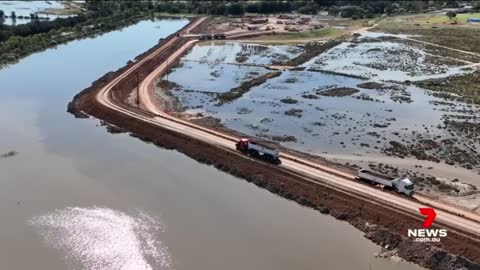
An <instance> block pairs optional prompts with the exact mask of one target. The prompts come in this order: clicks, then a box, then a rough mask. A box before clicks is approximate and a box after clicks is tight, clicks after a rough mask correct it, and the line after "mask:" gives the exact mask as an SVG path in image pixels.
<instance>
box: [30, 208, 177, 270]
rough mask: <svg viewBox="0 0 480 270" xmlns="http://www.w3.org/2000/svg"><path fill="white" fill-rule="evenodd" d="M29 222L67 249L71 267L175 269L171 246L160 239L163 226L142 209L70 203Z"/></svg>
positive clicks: (50, 239)
mask: <svg viewBox="0 0 480 270" xmlns="http://www.w3.org/2000/svg"><path fill="white" fill-rule="evenodd" d="M29 222H30V224H32V225H33V226H35V227H37V228H38V229H39V231H40V234H41V235H42V237H43V238H44V239H45V241H46V242H47V243H48V244H49V245H51V246H53V247H55V248H57V249H59V250H61V251H63V252H65V258H66V261H67V264H68V266H69V267H68V268H70V269H79V268H80V269H112V270H113V269H139V270H141V269H160V270H171V269H173V267H172V262H171V257H170V255H169V253H168V250H167V248H166V247H165V246H164V244H163V243H161V242H160V241H159V240H157V239H158V233H160V232H161V231H162V229H163V226H162V225H161V223H160V222H159V221H158V220H156V219H154V218H152V217H150V216H148V215H146V214H145V213H142V212H141V211H136V212H135V213H134V214H133V215H128V214H126V213H123V212H119V211H115V210H112V209H109V208H97V207H94V208H77V207H68V208H65V209H62V210H56V211H53V212H51V213H47V214H45V215H42V216H38V217H34V218H32V219H31V220H30V221H29Z"/></svg>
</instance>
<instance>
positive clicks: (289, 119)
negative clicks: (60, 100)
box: [68, 15, 480, 269]
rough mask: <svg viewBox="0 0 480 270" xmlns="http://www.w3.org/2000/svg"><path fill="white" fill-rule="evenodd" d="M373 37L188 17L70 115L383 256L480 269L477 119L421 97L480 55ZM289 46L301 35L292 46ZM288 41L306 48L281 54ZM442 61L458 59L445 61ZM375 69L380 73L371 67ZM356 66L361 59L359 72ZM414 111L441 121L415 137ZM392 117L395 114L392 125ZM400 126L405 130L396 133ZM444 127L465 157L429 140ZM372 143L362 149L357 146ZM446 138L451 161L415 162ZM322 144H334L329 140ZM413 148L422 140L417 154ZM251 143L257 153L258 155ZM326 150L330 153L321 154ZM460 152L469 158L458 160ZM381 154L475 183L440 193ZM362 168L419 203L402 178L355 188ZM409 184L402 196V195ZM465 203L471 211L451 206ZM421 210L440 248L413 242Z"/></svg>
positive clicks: (357, 30) (287, 19)
mask: <svg viewBox="0 0 480 270" xmlns="http://www.w3.org/2000/svg"><path fill="white" fill-rule="evenodd" d="M377 26H378V25H377V24H376V22H370V23H368V22H366V21H363V22H360V23H352V21H351V20H342V19H339V20H337V21H335V22H332V21H329V20H321V19H318V18H314V17H311V16H293V15H278V16H265V17H250V18H248V17H244V18H224V17H218V18H209V17H201V18H192V19H191V20H190V22H189V23H188V24H187V25H186V26H185V27H183V28H182V29H181V30H179V31H178V32H176V33H174V34H171V35H170V36H168V37H167V38H165V39H161V40H160V41H159V42H158V44H156V45H155V46H154V47H152V48H151V49H150V50H148V51H146V52H144V53H142V54H141V55H139V56H137V57H136V58H135V59H134V60H133V61H130V62H129V63H127V65H125V66H124V67H122V68H120V69H119V70H116V71H112V72H109V73H107V74H105V75H104V76H103V77H101V78H99V79H98V80H96V81H95V82H94V83H93V84H92V85H91V86H90V87H88V88H87V89H84V90H83V91H82V92H80V93H79V94H78V95H76V96H75V98H74V99H73V101H72V102H70V103H69V105H68V111H69V112H70V113H72V114H74V115H75V116H76V117H79V118H88V117H90V116H92V117H95V118H98V119H100V120H101V121H102V122H103V123H104V124H105V125H106V126H107V130H108V131H109V132H111V133H123V132H127V133H130V135H131V136H133V137H136V138H138V139H140V140H142V141H145V142H147V143H151V144H154V145H156V146H159V147H162V148H166V149H174V150H176V151H178V152H181V153H183V154H185V155H187V156H189V157H190V158H192V159H195V160H197V161H198V162H200V163H203V164H207V165H211V166H214V167H215V168H217V169H218V170H221V171H224V172H226V173H228V174H231V175H234V176H236V177H238V178H242V179H245V180H246V181H248V182H252V183H253V184H255V185H257V186H258V187H261V188H264V189H267V190H269V191H270V192H272V193H275V194H278V195H279V196H281V197H284V198H286V199H289V200H292V201H295V202H297V203H298V204H300V205H303V206H306V207H309V208H313V209H315V210H317V211H319V212H320V213H322V214H328V215H331V216H333V217H335V218H336V219H338V220H341V221H345V222H348V223H349V224H351V225H352V226H354V227H355V228H357V229H358V230H361V231H362V232H364V236H365V237H366V238H368V239H370V240H371V241H372V242H374V243H376V244H378V245H380V246H381V247H382V251H383V252H382V253H383V255H384V256H394V255H395V256H399V257H401V258H402V259H404V260H406V261H408V262H413V263H415V264H418V265H420V266H422V267H427V268H431V269H478V267H479V265H480V215H479V212H478V205H477V204H476V203H477V202H478V201H477V200H478V193H477V192H476V184H477V183H476V182H475V181H470V182H469V181H468V179H477V180H478V174H477V171H475V170H478V168H480V167H479V166H480V164H478V163H476V162H475V160H477V161H478V153H476V152H475V151H476V149H477V148H478V141H477V139H478V137H476V136H478V133H476V135H475V132H474V131H472V129H475V128H478V124H476V126H474V127H471V128H470V127H469V128H466V130H465V128H462V127H458V126H455V125H456V124H455V123H457V122H458V121H457V122H456V120H458V119H464V118H465V116H464V114H465V112H466V111H468V112H469V114H470V115H477V114H478V112H479V111H480V110H479V108H478V106H477V105H476V104H474V103H471V102H469V101H461V100H460V101H459V100H458V99H456V100H455V102H460V103H453V101H452V100H453V97H452V96H450V95H448V96H446V94H445V95H443V96H439V95H438V94H437V95H433V94H431V93H430V92H428V93H423V92H421V93H418V87H421V86H420V82H425V81H435V80H442V79H444V78H446V77H448V76H453V75H456V76H458V75H460V76H463V75H464V74H465V73H466V72H468V70H472V69H474V68H476V66H477V64H476V63H478V61H479V60H480V59H478V57H480V55H479V54H478V53H476V52H472V53H468V52H459V51H455V52H456V53H460V54H462V55H460V56H459V55H451V53H452V50H450V49H448V48H446V47H447V46H444V45H441V46H440V45H438V46H437V45H435V44H432V43H429V42H426V41H425V42H424V43H421V44H420V46H421V49H419V47H418V44H416V43H415V42H416V39H415V37H411V36H403V35H401V34H398V35H394V34H388V33H386V34H381V35H380V34H376V33H375V32H369V31H370V30H372V28H374V27H377ZM318 31H324V32H318ZM325 31H326V32H325ZM292 33H295V34H296V35H295V36H288V35H291V34H292ZM297 34H298V35H297ZM282 35H283V36H282ZM282 38H285V40H287V41H291V40H303V39H305V38H307V39H308V41H309V42H306V43H303V44H300V45H291V44H289V43H288V42H287V43H286V44H282V45H279V44H277V42H278V40H281V39H282ZM414 39H415V40H414ZM255 41H257V42H259V43H261V44H262V45H258V43H256V42H255ZM265 43H268V44H266V45H265ZM414 43H415V44H414ZM272 44H276V45H272ZM388 50H390V51H388ZM443 51H446V52H447V53H450V55H448V56H446V57H437V56H438V55H440V54H441V55H446V54H447V53H442V52H443ZM379 53H382V54H381V55H380V56H379ZM349 54H351V55H349ZM392 54H394V55H396V56H397V57H401V59H402V66H398V65H396V64H397V63H395V62H394V61H395V60H394V59H395V57H394V58H392V59H389V58H388V57H389V55H392ZM374 57H377V59H378V61H377V62H375V63H372V62H368V60H369V59H372V58H374ZM352 58H354V59H356V60H355V61H354V62H349V61H352V60H351V59H352ZM419 59H420V60H419ZM477 59H478V60H477ZM418 61H422V62H421V63H420V62H418ZM375 65H376V66H375ZM413 67H415V68H413ZM194 74H195V75H194ZM442 74H447V75H446V76H444V75H442ZM389 76H390V77H389ZM380 79H381V80H380ZM417 82H419V83H417ZM435 85H436V84H435ZM372 89H376V90H379V91H378V92H373V90H372ZM446 98H447V99H449V102H450V103H449V104H447V103H446V102H447V101H445V99H446ZM339 99H342V100H347V99H349V100H348V102H349V104H351V105H349V106H346V107H344V108H339V107H338V105H335V106H334V105H332V104H335V102H337V101H335V100H339ZM416 100H420V101H422V102H425V104H422V103H421V104H420V105H417V106H420V107H421V108H423V110H425V111H424V113H425V114H426V115H428V116H431V117H434V116H435V117H438V120H435V122H432V120H431V119H432V118H429V119H422V118H421V116H419V117H418V119H417V120H416V121H418V122H416V123H414V124H415V125H414V127H412V126H409V128H410V129H408V128H407V129H405V128H406V127H404V126H402V123H405V122H408V121H409V120H408V119H409V118H408V117H407V118H406V119H402V116H401V113H400V112H402V113H406V112H407V111H409V110H412V107H408V106H412V105H415V104H416V103H415V102H414V101H416ZM427 105H428V106H430V107H428V106H427ZM427 107H428V108H427ZM427 109H428V111H427ZM329 111H331V112H332V113H331V114H330V113H327V112H329ZM447 111H449V112H451V113H452V114H455V115H457V116H456V117H455V116H453V115H450V116H449V118H448V119H447V120H451V121H447V122H444V121H443V120H445V116H444V115H443V114H440V112H443V113H445V112H447ZM252 112H254V113H253V114H252ZM392 112H398V114H395V115H394V116H392ZM432 115H433V116H432ZM358 116H362V117H361V118H360V117H358ZM356 117H357V118H356ZM409 117H411V115H410V116H409ZM462 117H463V118H462ZM435 119H437V118H435ZM423 120H425V121H423ZM473 121H475V119H473ZM473 123H475V122H473ZM397 124H398V125H400V127H399V128H398V130H395V129H392V127H395V126H396V125H397ZM408 124H410V125H411V124H412V123H408ZM405 125H406V124H405ZM427 125H428V127H426V126H427ZM437 125H438V126H441V128H438V130H453V131H452V132H451V134H450V135H448V134H447V135H448V136H451V137H456V138H464V139H465V140H471V141H468V142H469V147H468V149H464V148H461V147H460V145H456V143H455V141H453V139H452V138H450V137H445V138H443V137H442V136H447V135H444V134H443V133H442V134H437V133H435V132H433V131H432V132H428V135H425V134H426V133H425V134H424V133H422V132H424V130H428V129H432V130H433V129H434V128H436V126H437ZM443 125H446V127H444V126H443ZM334 126H335V127H334ZM454 126H455V127H456V128H455V127H454ZM369 127H372V128H376V129H377V130H370V129H369ZM407 130H408V131H407ZM332 131H333V134H330V133H332ZM327 132H328V135H327ZM472 132H473V133H472ZM367 133H368V135H366V136H367V137H365V138H366V139H364V138H363V137H361V136H363V134H367ZM315 134H317V135H315ZM352 134H353V135H352ZM392 134H393V135H392ZM412 134H413V135H412ZM418 134H419V135H418ZM422 136H423V137H422ZM432 136H433V137H432ZM436 136H440V137H439V138H442V140H444V141H442V142H443V144H444V145H447V146H448V147H447V146H445V147H443V146H442V149H444V151H446V152H443V153H437V152H435V149H436V148H438V147H433V146H431V145H430V148H428V149H427V148H425V150H424V151H423V153H419V152H418V151H415V149H418V148H416V146H415V143H420V144H422V146H424V147H427V146H428V142H430V141H431V140H433V139H434V138H436ZM460 136H463V137H460ZM325 137H328V138H329V139H328V140H323V141H322V140H320V139H319V138H325ZM412 137H415V140H413V141H410V138H412ZM242 138H244V139H243V142H242V141H241V139H242ZM245 138H249V139H248V140H247V139H245ZM446 140H450V141H446ZM319 141H322V142H321V143H319ZM377 141H378V142H377ZM383 141H384V142H383ZM399 141H400V142H399ZM252 142H261V144H259V145H260V146H249V145H248V143H252ZM409 142H411V143H412V145H410V144H409ZM463 142H465V141H463ZM470 142H471V143H470ZM384 143H385V144H384ZM236 144H237V145H236ZM347 144H348V145H347ZM350 144H351V145H350ZM375 144H378V145H377V146H374V145H375ZM345 145H347V147H342V146H345ZM367 145H368V146H367ZM449 147H450V148H449ZM455 147H456V148H455ZM434 148H435V149H434ZM277 149H278V150H277ZM322 149H323V150H322ZM326 149H328V150H326ZM338 149H340V150H338ZM366 149H367V151H366V152H365V150H366ZM458 149H459V150H458ZM238 150H241V151H238ZM337 150H338V151H337ZM249 151H250V152H249ZM252 151H253V152H252ZM327 151H328V152H331V153H330V154H329V153H323V152H327ZM335 151H337V152H335ZM362 151H363V152H362ZM459 152H461V153H462V155H463V156H467V157H470V158H469V159H462V160H459V159H456V157H457V158H458V155H459V154H458V153H459ZM265 153H267V154H268V156H264V154H265ZM322 153H323V154H325V155H324V156H323V155H322ZM332 153H334V154H332ZM351 153H357V154H355V155H351ZM371 153H377V154H381V153H383V154H385V153H388V154H389V155H388V156H392V157H398V156H403V157H409V156H413V157H417V158H419V159H420V160H424V161H427V162H431V163H432V164H434V163H436V164H437V165H432V166H438V162H440V161H442V162H444V161H445V157H446V156H448V157H449V158H446V160H447V162H450V163H452V162H453V164H454V165H458V167H456V168H461V169H462V170H463V169H465V171H462V173H464V174H465V177H463V178H462V177H451V178H452V180H453V178H462V179H461V181H458V179H457V181H453V182H449V183H448V184H447V182H441V181H440V180H435V181H438V182H439V183H436V184H435V183H433V180H431V179H432V178H431V177H432V176H431V174H430V172H429V170H426V171H425V168H426V167H430V165H429V166H424V167H425V168H423V169H421V168H417V164H415V165H414V166H415V167H408V166H404V167H402V168H401V169H398V168H396V169H395V167H394V166H389V165H385V164H382V163H380V162H373V161H374V156H373V155H367V154H371ZM363 155H365V158H363V157H364V156H363ZM259 156H263V157H260V158H259ZM344 156H350V158H349V159H347V160H348V162H345V161H344V160H342V157H344ZM353 156H356V157H357V158H356V159H357V160H355V159H352V157H353ZM440 156H441V157H440ZM377 157H378V156H377ZM442 158H443V159H442ZM370 159H371V160H373V161H372V162H371V164H373V165H369V163H368V161H369V160H370ZM278 160H279V162H276V161H278ZM437 160H438V162H436V161H437ZM364 162H367V163H364ZM384 163H388V162H384ZM380 164H381V165H380ZM362 167H370V168H371V169H372V170H374V171H377V172H379V173H383V174H385V175H390V176H392V177H397V176H399V175H404V174H409V175H412V174H414V173H415V176H417V177H413V179H414V184H415V188H416V190H415V193H413V192H410V191H409V190H410V189H413V185H411V183H410V182H408V181H407V180H405V179H400V178H398V179H395V180H394V181H393V182H392V183H394V184H393V190H388V189H382V188H380V187H379V186H378V185H370V184H369V183H366V182H364V181H359V180H358V179H359V178H367V180H369V181H367V182H376V181H377V180H375V179H376V178H375V177H376V176H377V174H375V173H371V174H370V176H368V175H367V176H364V177H359V169H361V168H362ZM416 169H418V170H416ZM459 170H460V169H459ZM360 172H366V171H360ZM436 172H437V173H440V172H441V170H440V169H438V170H437V171H436ZM383 174H382V175H383ZM360 176H361V175H360ZM368 177H371V179H368ZM381 177H383V176H380V178H381ZM392 179H393V178H392ZM416 179H423V180H422V181H419V180H416ZM465 179H467V180H465ZM378 181H380V180H378ZM389 181H390V180H388V178H387V182H382V186H388V185H389ZM430 182H432V183H430ZM401 183H405V184H404V187H405V188H404V189H399V185H400V184H401ZM442 183H443V184H444V185H448V188H447V187H442V186H441V185H440V184H442ZM478 184H479V185H480V183H478ZM402 185H403V184H402ZM442 188H443V189H444V190H442ZM457 190H458V191H457ZM396 191H402V192H396ZM442 192H443V193H442ZM439 194H448V196H449V197H448V199H445V198H444V196H441V195H439ZM459 195H462V196H463V197H462V199H455V198H457V197H458V196H459ZM465 196H470V197H468V198H471V200H467V199H466V197H465ZM440 197H442V198H440ZM479 204H480V203H479ZM425 207H432V208H434V209H435V211H436V219H435V222H434V223H433V227H432V228H435V229H446V230H447V231H448V236H447V237H443V238H442V239H441V241H439V242H432V243H426V242H415V241H413V239H412V238H411V237H409V236H408V235H407V232H408V231H409V230H412V229H419V228H421V225H422V223H423V222H424V216H422V215H420V214H419V212H418V211H419V210H418V209H419V208H425Z"/></svg>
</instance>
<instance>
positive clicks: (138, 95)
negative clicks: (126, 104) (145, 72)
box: [137, 71, 140, 109]
mask: <svg viewBox="0 0 480 270" xmlns="http://www.w3.org/2000/svg"><path fill="white" fill-rule="evenodd" d="M137 108H138V109H140V89H139V79H138V71H137Z"/></svg>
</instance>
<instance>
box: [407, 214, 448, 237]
mask: <svg viewBox="0 0 480 270" xmlns="http://www.w3.org/2000/svg"><path fill="white" fill-rule="evenodd" d="M418 210H419V211H420V214H422V215H423V216H426V217H425V221H424V222H423V224H422V228H423V229H408V237H413V238H414V239H413V241H415V242H440V239H441V238H442V237H447V230H446V229H430V227H432V224H433V221H434V220H435V218H436V217H437V213H436V212H435V210H434V209H433V208H418Z"/></svg>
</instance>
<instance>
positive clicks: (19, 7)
mask: <svg viewBox="0 0 480 270" xmlns="http://www.w3.org/2000/svg"><path fill="white" fill-rule="evenodd" d="M48 8H55V9H62V8H64V6H63V4H62V3H61V2H60V1H0V10H3V12H4V13H5V15H6V16H8V18H5V21H4V22H3V23H4V24H7V25H12V24H17V25H18V24H25V23H29V22H30V21H31V20H30V14H31V13H36V12H39V11H43V10H45V9H48ZM12 11H14V12H15V15H16V16H17V18H16V19H15V20H12V18H11V17H10V15H11V12H12ZM18 16H24V17H27V18H24V19H20V18H18ZM39 16H40V17H42V18H43V17H48V18H49V19H50V20H53V19H56V18H58V17H67V16H59V15H53V14H48V15H46V14H40V15H39Z"/></svg>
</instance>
